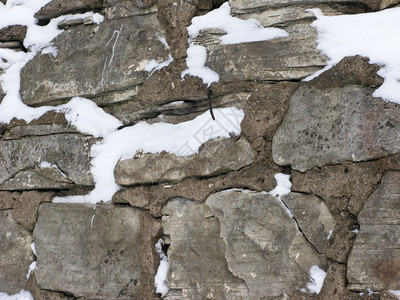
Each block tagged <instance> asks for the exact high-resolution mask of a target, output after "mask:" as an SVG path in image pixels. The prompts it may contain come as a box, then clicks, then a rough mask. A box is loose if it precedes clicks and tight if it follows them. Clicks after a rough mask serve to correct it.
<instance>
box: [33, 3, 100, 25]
mask: <svg viewBox="0 0 400 300" xmlns="http://www.w3.org/2000/svg"><path fill="white" fill-rule="evenodd" d="M102 8H103V0H72V1H71V0H70V1H63V0H52V1H50V2H49V3H48V4H46V5H45V6H44V7H43V8H42V9H40V10H39V11H38V12H37V13H35V15H34V17H35V18H36V19H39V20H42V19H52V18H56V17H59V16H62V15H68V14H72V13H75V14H77V13H84V12H87V11H99V10H100V9H102Z"/></svg>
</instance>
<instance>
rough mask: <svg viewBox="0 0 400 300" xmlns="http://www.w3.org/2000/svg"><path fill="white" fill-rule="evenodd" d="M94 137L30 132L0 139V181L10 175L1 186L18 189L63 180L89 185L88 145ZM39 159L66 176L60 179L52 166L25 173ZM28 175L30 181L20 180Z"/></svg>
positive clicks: (33, 167) (37, 186) (62, 182)
mask: <svg viewBox="0 0 400 300" xmlns="http://www.w3.org/2000/svg"><path fill="white" fill-rule="evenodd" d="M95 141H96V140H95V139H94V138H92V137H89V136H83V135H78V134H56V135H49V136H32V137H25V138H21V139H15V140H3V141H0V162H1V163H0V183H4V182H6V181H7V180H10V179H12V180H11V181H10V182H8V183H6V184H5V186H8V187H10V188H11V189H22V190H24V189H34V188H39V189H40V188H46V186H47V187H51V186H53V187H56V186H57V185H59V187H62V186H64V184H65V183H67V182H66V180H69V181H71V182H73V183H75V184H79V185H86V186H88V185H89V186H90V185H92V184H93V179H92V175H91V173H90V160H91V158H90V147H91V146H92V144H94V143H95ZM42 161H46V162H49V163H51V164H55V165H57V166H58V168H59V169H60V170H61V171H62V172H63V173H64V174H65V175H66V176H67V178H63V179H61V177H62V176H61V177H60V175H61V174H60V173H59V172H58V170H57V172H54V171H55V170H54V169H53V170H51V169H47V170H46V169H45V170H43V169H42V170H40V172H39V173H36V174H35V175H34V176H33V177H32V176H31V177H29V176H30V175H32V174H33V173H34V172H35V168H36V170H37V167H38V166H39V165H40V163H41V162H42ZM22 170H23V171H22ZM32 172H33V173H32ZM50 175H51V176H50ZM46 177H47V178H48V179H49V180H47V179H46ZM49 177H50V178H49ZM29 178H30V181H27V182H25V181H23V180H25V179H29ZM60 180H61V181H60ZM57 181H58V183H57ZM12 182H13V183H14V184H15V186H14V188H13V187H12V185H10V184H11V183H12ZM41 184H44V186H43V187H42V186H41ZM17 187H18V188H17Z"/></svg>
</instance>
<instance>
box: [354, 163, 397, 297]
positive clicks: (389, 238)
mask: <svg viewBox="0 0 400 300" xmlns="http://www.w3.org/2000/svg"><path fill="white" fill-rule="evenodd" d="M399 181H400V172H398V171H397V172H394V171H390V172H388V173H386V175H385V177H384V178H383V179H382V183H381V185H380V187H379V188H378V189H377V190H376V191H375V192H374V193H373V194H372V195H371V197H369V198H368V200H367V202H366V203H365V206H364V208H363V209H362V210H361V212H360V214H359V216H358V221H359V224H360V233H359V235H358V236H357V237H356V239H355V241H354V245H353V249H352V250H351V253H350V256H349V260H348V263H347V280H348V284H349V288H350V289H352V290H362V289H366V288H371V289H372V290H399V289H400V263H399V262H400V250H399V249H400V242H399V241H400V234H399V232H400V186H399Z"/></svg>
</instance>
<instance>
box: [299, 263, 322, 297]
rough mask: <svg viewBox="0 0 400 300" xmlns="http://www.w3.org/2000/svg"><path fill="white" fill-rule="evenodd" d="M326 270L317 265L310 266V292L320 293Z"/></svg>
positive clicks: (304, 290)
mask: <svg viewBox="0 0 400 300" xmlns="http://www.w3.org/2000/svg"><path fill="white" fill-rule="evenodd" d="M325 276H326V272H325V271H324V270H322V269H321V268H320V267H318V266H317V265H314V266H312V267H311V268H310V279H311V281H310V283H309V284H307V289H308V292H310V293H315V294H319V292H320V291H321V289H322V285H323V284H324V280H325ZM301 291H302V292H307V290H306V289H301Z"/></svg>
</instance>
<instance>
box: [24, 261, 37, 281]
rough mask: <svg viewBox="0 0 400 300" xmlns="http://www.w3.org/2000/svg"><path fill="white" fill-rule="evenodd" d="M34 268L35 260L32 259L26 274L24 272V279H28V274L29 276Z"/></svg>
mask: <svg viewBox="0 0 400 300" xmlns="http://www.w3.org/2000/svg"><path fill="white" fill-rule="evenodd" d="M35 269H36V261H33V262H32V263H31V264H30V266H29V270H28V274H26V279H28V278H29V276H31V272H32V271H33V270H35Z"/></svg>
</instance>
